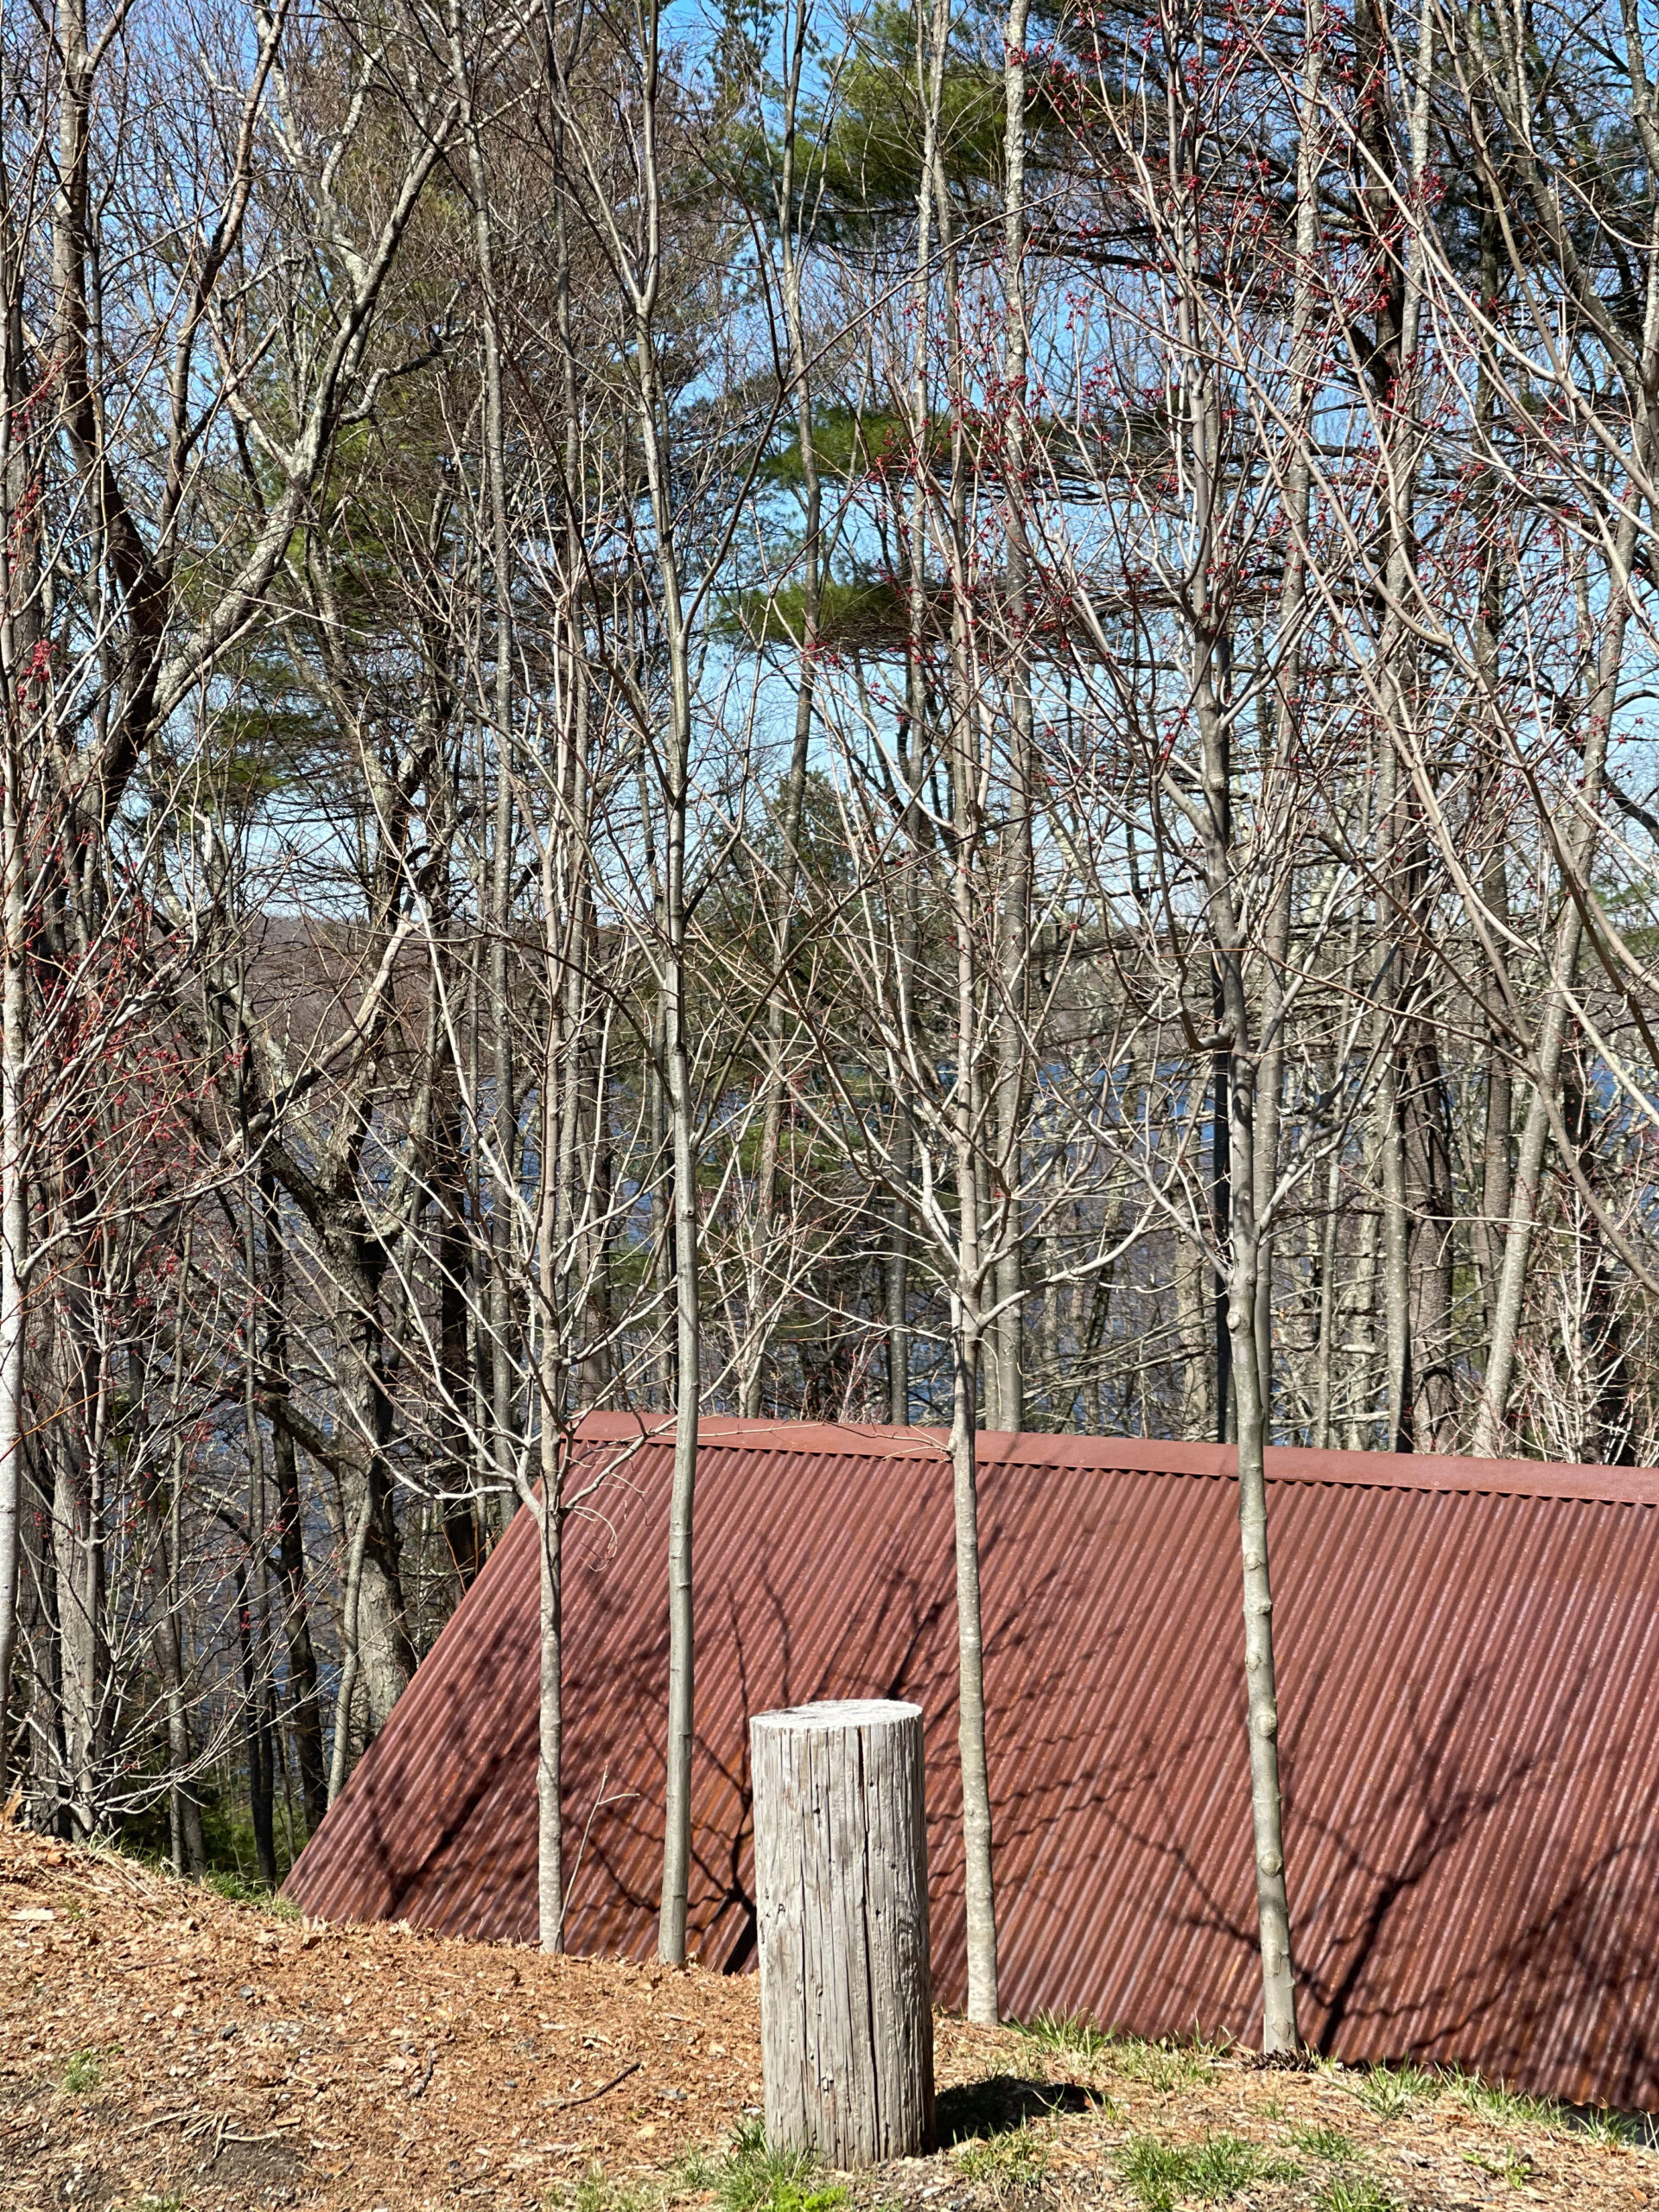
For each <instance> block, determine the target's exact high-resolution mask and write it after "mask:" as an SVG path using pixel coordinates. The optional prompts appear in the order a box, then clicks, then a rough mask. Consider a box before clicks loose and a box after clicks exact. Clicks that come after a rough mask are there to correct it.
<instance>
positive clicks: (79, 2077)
mask: <svg viewBox="0 0 1659 2212" xmlns="http://www.w3.org/2000/svg"><path fill="white" fill-rule="evenodd" d="M103 2079H104V2061H103V2059H102V2058H101V2057H100V2056H99V2054H98V2052H97V2051H95V2050H76V2051H72V2052H71V2053H70V2055H69V2056H68V2057H67V2058H66V2059H65V2060H64V2062H63V2086H64V2088H66V2089H67V2091H68V2092H69V2094H70V2095H71V2096H72V2097H85V2096H88V2095H90V2094H91V2093H92V2090H94V2089H95V2088H97V2087H98V2085H99V2082H101V2081H102V2080H103Z"/></svg>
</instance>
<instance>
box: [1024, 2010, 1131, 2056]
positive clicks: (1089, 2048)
mask: <svg viewBox="0 0 1659 2212" xmlns="http://www.w3.org/2000/svg"><path fill="white" fill-rule="evenodd" d="M1020 2033H1021V2035H1027V2036H1029V2037H1031V2039H1032V2041H1033V2043H1038V2044H1041V2045H1042V2046H1043V2048H1044V2050H1052V2051H1053V2052H1054V2053H1055V2055H1056V2056H1058V2057H1060V2058H1075V2059H1079V2060H1081V2061H1082V2063H1084V2065H1085V2066H1092V2065H1094V2064H1095V2063H1096V2061H1097V2060H1099V2059H1102V2058H1104V2057H1105V2056H1107V2054H1108V2053H1109V2050H1111V2047H1112V2038H1111V2037H1110V2036H1109V2035H1108V2034H1107V2032H1106V2031H1105V2029H1104V2028H1101V2027H1096V2024H1095V2023H1094V2022H1093V2021H1092V2020H1084V2019H1081V2018H1074V2017H1069V2016H1067V2015H1065V2014H1063V2013H1059V2012H1039V2014H1038V2015H1037V2017H1036V2018H1035V2019H1034V2020H1025V2021H1022V2022H1021V2023H1020Z"/></svg>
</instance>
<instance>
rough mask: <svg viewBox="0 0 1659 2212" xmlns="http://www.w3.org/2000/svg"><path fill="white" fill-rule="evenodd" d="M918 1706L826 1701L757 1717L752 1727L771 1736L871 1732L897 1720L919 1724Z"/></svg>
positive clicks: (894, 1701)
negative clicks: (851, 1730)
mask: <svg viewBox="0 0 1659 2212" xmlns="http://www.w3.org/2000/svg"><path fill="white" fill-rule="evenodd" d="M921 1717H922V1708H921V1707H920V1706H919V1705H906V1704H905V1703H904V1701H903V1700H901V1699H899V1698H891V1697H845V1698H834V1699H829V1700H823V1701H821V1702H820V1703H818V1704H816V1705H791V1706H787V1707H785V1709H784V1710H783V1711H782V1712H781V1713H756V1714H755V1715H754V1718H753V1719H752V1720H751V1721H750V1723H749V1726H750V1728H751V1729H752V1730H753V1731H755V1732H757V1733H758V1732H760V1730H762V1729H764V1730H765V1731H766V1732H767V1733H768V1734H772V1733H774V1732H776V1733H778V1734H780V1735H791V1736H798V1735H800V1734H802V1733H803V1732H810V1730H812V1729H815V1728H816V1729H823V1730H825V1731H826V1732H827V1731H828V1730H829V1729H832V1728H833V1729H836V1730H840V1729H842V1728H871V1727H875V1726H879V1725H880V1724H881V1723H883V1722H885V1723H887V1725H888V1726H891V1725H892V1724H893V1722H894V1721H898V1720H911V1719H915V1720H919V1719H921Z"/></svg>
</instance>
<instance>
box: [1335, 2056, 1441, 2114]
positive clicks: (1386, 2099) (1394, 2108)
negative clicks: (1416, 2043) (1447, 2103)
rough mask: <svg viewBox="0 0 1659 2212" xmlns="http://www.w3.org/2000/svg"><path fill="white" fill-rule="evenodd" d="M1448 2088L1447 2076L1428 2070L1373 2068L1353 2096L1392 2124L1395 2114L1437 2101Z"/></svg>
mask: <svg viewBox="0 0 1659 2212" xmlns="http://www.w3.org/2000/svg"><path fill="white" fill-rule="evenodd" d="M1445 2088H1446V2075H1444V2074H1435V2073H1432V2072H1430V2071H1429V2070H1428V2069H1427V2068H1426V2067H1421V2066H1373V2067H1371V2068H1370V2069H1369V2071H1368V2072H1367V2073H1366V2074H1365V2075H1363V2077H1362V2078H1361V2080H1360V2082H1359V2083H1358V2085H1357V2088H1355V2091H1354V2094H1355V2095H1356V2096H1357V2098H1358V2099H1359V2101H1360V2102H1361V2104H1363V2106H1365V2107H1366V2108H1367V2109H1368V2110H1369V2111H1370V2112H1374V2113H1376V2116H1377V2118H1378V2119H1379V2120H1392V2119H1393V2118H1394V2117H1395V2113H1402V2112H1407V2111H1409V2109H1410V2108H1411V2107H1412V2106H1413V2105H1417V2104H1422V2103H1425V2102H1427V2100H1429V2099H1430V2098H1433V2097H1438V2096H1439V2095H1440V2094H1441V2093H1442V2091H1443V2090H1444V2089H1445Z"/></svg>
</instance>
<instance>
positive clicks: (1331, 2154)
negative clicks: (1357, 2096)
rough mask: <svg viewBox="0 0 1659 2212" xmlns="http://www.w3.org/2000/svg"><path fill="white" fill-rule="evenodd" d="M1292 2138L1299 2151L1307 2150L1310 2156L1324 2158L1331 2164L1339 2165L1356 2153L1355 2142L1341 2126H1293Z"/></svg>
mask: <svg viewBox="0 0 1659 2212" xmlns="http://www.w3.org/2000/svg"><path fill="white" fill-rule="evenodd" d="M1290 2139H1291V2141H1292V2142H1293V2143H1294V2145H1296V2148H1297V2149H1298V2150H1299V2151H1305V2152H1306V2153H1307V2155H1308V2157H1309V2158H1323V2159H1324V2160H1325V2162H1326V2164H1329V2165H1333V2166H1339V2165H1340V2164H1342V2163H1343V2161H1344V2159H1345V2158H1353V2157H1354V2156H1355V2155H1356V2154H1355V2151H1354V2146H1353V2144H1352V2143H1351V2141H1350V2139H1349V2138H1348V2137H1347V2136H1345V2135H1344V2133H1343V2132H1342V2130H1341V2129H1340V2128H1339V2127H1326V2126H1323V2125H1316V2126H1311V2127H1293V2128H1292V2129H1291V2131H1290Z"/></svg>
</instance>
